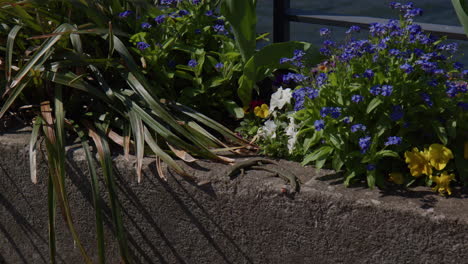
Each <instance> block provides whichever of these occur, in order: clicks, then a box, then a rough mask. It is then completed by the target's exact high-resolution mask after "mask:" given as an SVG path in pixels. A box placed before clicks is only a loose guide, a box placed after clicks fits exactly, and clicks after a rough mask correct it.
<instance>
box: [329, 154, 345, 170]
mask: <svg viewBox="0 0 468 264" xmlns="http://www.w3.org/2000/svg"><path fill="white" fill-rule="evenodd" d="M343 165H344V162H343V160H342V159H341V156H340V155H339V154H338V153H337V152H335V155H333V160H332V168H333V169H334V170H335V171H339V170H341V168H342V167H343Z"/></svg>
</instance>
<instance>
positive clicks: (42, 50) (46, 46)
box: [10, 24, 76, 88]
mask: <svg viewBox="0 0 468 264" xmlns="http://www.w3.org/2000/svg"><path fill="white" fill-rule="evenodd" d="M65 31H76V29H75V27H73V26H72V25H70V24H62V25H60V26H59V27H57V29H56V30H54V33H63V32H65ZM62 36H63V35H62V34H54V35H53V36H52V37H50V38H48V39H47V40H46V41H45V42H44V43H43V44H42V45H41V46H40V47H39V49H38V50H37V51H36V53H35V54H34V56H33V57H32V58H31V59H30V60H29V62H28V63H27V64H26V65H25V66H24V67H22V68H21V70H20V71H19V72H18V74H16V76H15V78H14V79H13V81H12V82H11V84H10V87H11V88H14V87H15V86H17V85H18V84H19V83H20V82H21V80H22V79H23V78H24V77H25V76H26V74H28V72H29V71H30V70H31V69H32V68H33V67H34V66H36V64H37V62H38V61H39V59H41V58H42V56H44V55H45V54H48V55H47V56H50V55H52V54H51V53H48V51H49V50H50V49H52V47H53V46H54V45H55V43H57V41H59V40H60V38H61V37H62Z"/></svg>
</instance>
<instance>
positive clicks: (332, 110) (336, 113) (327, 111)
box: [320, 107, 341, 118]
mask: <svg viewBox="0 0 468 264" xmlns="http://www.w3.org/2000/svg"><path fill="white" fill-rule="evenodd" d="M328 115H330V116H331V117H332V118H338V117H340V115H341V108H340V107H322V109H321V110H320V116H322V117H326V116H328Z"/></svg>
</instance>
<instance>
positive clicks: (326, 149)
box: [301, 146, 333, 166]
mask: <svg viewBox="0 0 468 264" xmlns="http://www.w3.org/2000/svg"><path fill="white" fill-rule="evenodd" d="M332 152H333V148H332V147H330V146H323V147H320V148H319V149H317V150H315V151H314V152H312V153H311V154H309V155H307V156H305V158H304V160H303V161H302V162H301V164H302V165H303V166H305V165H307V164H309V163H310V162H312V161H316V160H320V159H324V158H325V159H326V157H328V156H329V155H330V154H331V153H332Z"/></svg>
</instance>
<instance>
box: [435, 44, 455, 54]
mask: <svg viewBox="0 0 468 264" xmlns="http://www.w3.org/2000/svg"><path fill="white" fill-rule="evenodd" d="M436 48H437V49H438V50H442V51H448V52H450V53H454V52H456V51H457V50H458V44H457V43H449V44H440V45H437V47H436Z"/></svg>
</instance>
